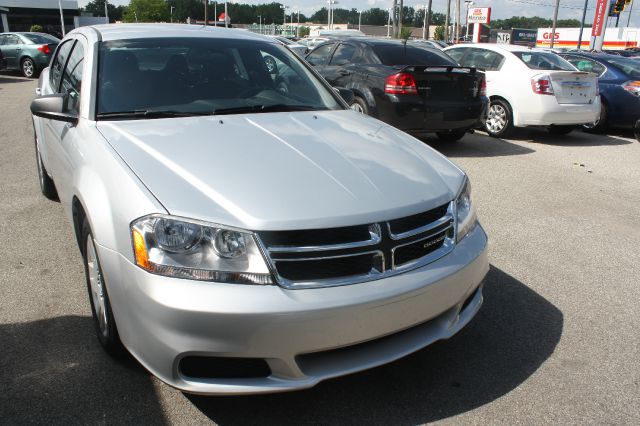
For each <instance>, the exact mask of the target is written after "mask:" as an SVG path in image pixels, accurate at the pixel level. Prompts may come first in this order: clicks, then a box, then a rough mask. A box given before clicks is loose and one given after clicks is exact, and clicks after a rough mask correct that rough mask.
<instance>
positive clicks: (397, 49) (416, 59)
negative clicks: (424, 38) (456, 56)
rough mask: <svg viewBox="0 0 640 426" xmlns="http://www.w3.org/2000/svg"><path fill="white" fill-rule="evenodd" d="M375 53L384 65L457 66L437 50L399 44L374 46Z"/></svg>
mask: <svg viewBox="0 0 640 426" xmlns="http://www.w3.org/2000/svg"><path fill="white" fill-rule="evenodd" d="M373 51H374V52H375V53H376V55H378V58H380V62H382V64H384V65H457V64H456V63H455V62H454V61H453V60H451V58H450V57H449V56H447V55H445V54H444V53H442V52H440V51H436V50H435V49H426V48H422V47H415V46H409V45H404V44H397V45H379V46H374V47H373Z"/></svg>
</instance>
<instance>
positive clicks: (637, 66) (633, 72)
mask: <svg viewBox="0 0 640 426" xmlns="http://www.w3.org/2000/svg"><path fill="white" fill-rule="evenodd" d="M608 61H609V63H610V64H611V65H612V66H614V67H616V68H617V69H619V70H620V71H622V72H623V73H625V74H627V75H628V76H629V77H631V78H640V62H638V61H637V60H635V59H627V58H609V59H608Z"/></svg>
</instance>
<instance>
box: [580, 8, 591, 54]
mask: <svg viewBox="0 0 640 426" xmlns="http://www.w3.org/2000/svg"><path fill="white" fill-rule="evenodd" d="M587 6H589V0H584V9H583V10H582V20H581V21H580V34H579V35H578V50H580V45H581V44H582V31H583V30H584V20H585V18H586V17H587Z"/></svg>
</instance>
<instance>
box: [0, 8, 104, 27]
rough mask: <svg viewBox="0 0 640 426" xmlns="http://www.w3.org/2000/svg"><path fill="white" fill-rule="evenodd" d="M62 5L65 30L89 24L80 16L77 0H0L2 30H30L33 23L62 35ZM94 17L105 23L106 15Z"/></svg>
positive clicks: (0, 24)
mask: <svg viewBox="0 0 640 426" xmlns="http://www.w3.org/2000/svg"><path fill="white" fill-rule="evenodd" d="M60 6H61V7H62V14H63V16H64V26H65V31H71V30H72V29H74V28H76V27H78V26H80V25H87V24H89V22H86V18H85V17H81V16H80V10H79V9H78V1H77V0H62V1H60V2H59V1H58V0H0V32H7V31H29V30H30V29H31V25H34V24H38V25H42V27H43V28H44V31H45V32H47V33H50V34H54V35H58V36H61V35H62V27H61V23H60ZM94 19H97V20H99V21H100V22H99V23H104V17H103V18H94ZM91 23H98V22H91Z"/></svg>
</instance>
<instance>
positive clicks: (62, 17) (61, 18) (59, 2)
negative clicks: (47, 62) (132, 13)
mask: <svg viewBox="0 0 640 426" xmlns="http://www.w3.org/2000/svg"><path fill="white" fill-rule="evenodd" d="M58 7H59V8H60V25H62V36H63V37H64V36H65V30H64V14H63V13H62V0H58ZM136 21H137V18H136Z"/></svg>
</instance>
